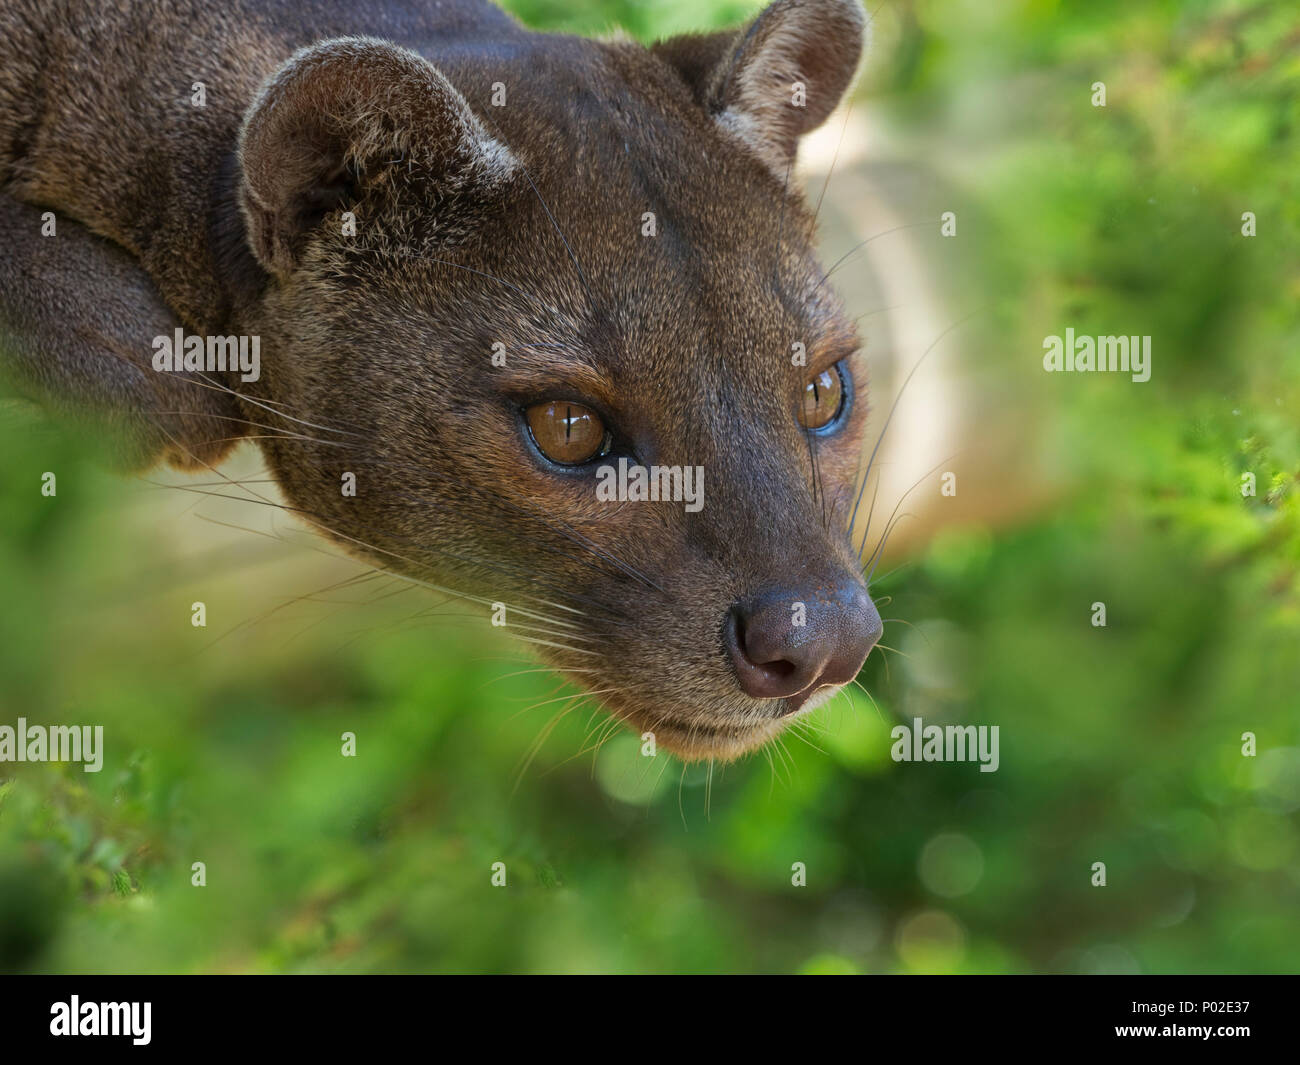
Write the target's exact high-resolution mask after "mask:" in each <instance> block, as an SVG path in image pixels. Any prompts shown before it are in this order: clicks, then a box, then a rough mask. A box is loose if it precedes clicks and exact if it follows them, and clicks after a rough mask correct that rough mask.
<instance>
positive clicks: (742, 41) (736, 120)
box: [653, 0, 867, 177]
mask: <svg viewBox="0 0 1300 1065" xmlns="http://www.w3.org/2000/svg"><path fill="white" fill-rule="evenodd" d="M866 28H867V16H866V12H865V11H864V10H863V7H862V4H861V0H776V2H775V3H774V4H772V5H771V6H770V7H768V8H767V9H766V10H765V11H763V13H762V14H760V15H759V16H758V18H756V19H755V20H754V22H753V23H751V24H750V26H749V27H748V28H747V29H745V30H742V31H740V32H739V33H718V34H709V35H705V36H687V37H676V38H671V39H670V40H667V41H663V42H660V43H659V44H656V45H655V46H654V48H653V51H654V52H655V54H656V55H659V56H660V57H661V58H663V59H664V60H666V61H667V62H668V63H669V64H671V65H672V66H674V67H676V69H677V71H678V73H680V74H681V76H682V77H683V79H685V81H686V83H687V84H688V85H689V86H690V87H691V88H692V90H693V91H694V92H695V95H696V98H697V99H698V100H699V101H700V103H701V104H702V105H703V106H704V107H705V108H706V109H707V110H708V111H709V113H710V114H712V115H713V116H714V117H715V118H716V119H717V121H718V124H719V125H720V126H721V127H722V128H723V129H725V130H727V131H728V132H729V133H731V134H732V135H733V136H735V137H737V138H738V139H739V140H741V141H742V142H743V143H744V144H745V145H746V146H747V147H748V148H749V149H750V150H751V151H752V152H754V153H755V154H756V155H757V156H758V157H759V158H760V159H761V160H762V161H763V162H764V163H765V164H766V165H767V166H768V168H769V169H771V170H772V171H773V172H774V173H776V174H777V175H778V176H782V177H783V176H784V175H785V173H786V170H787V168H788V166H789V165H790V163H791V162H792V161H793V159H794V156H795V152H796V151H797V149H798V145H799V138H800V137H802V136H803V135H804V134H806V133H809V132H811V131H812V130H814V129H816V128H817V127H818V126H820V125H821V124H822V123H823V122H825V121H826V119H827V117H828V116H829V115H830V113H831V112H832V111H834V110H835V107H836V105H837V104H838V103H839V102H840V99H841V98H842V97H843V96H844V93H845V92H846V91H848V88H849V86H850V84H851V83H852V81H853V76H854V74H855V73H856V72H857V68H858V62H859V60H860V59H861V57H862V47H863V37H864V34H865V32H866Z"/></svg>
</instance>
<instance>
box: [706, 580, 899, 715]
mask: <svg viewBox="0 0 1300 1065" xmlns="http://www.w3.org/2000/svg"><path fill="white" fill-rule="evenodd" d="M883 629H884V625H883V623H882V622H881V620H880V613H879V612H878V611H877V610H876V606H875V604H874V603H873V602H872V601H871V597H870V596H869V595H868V594H867V590H866V588H864V587H863V586H862V583H861V582H860V581H859V580H858V579H857V577H856V576H855V575H847V574H846V575H845V576H844V577H843V578H841V579H840V580H839V581H838V582H836V583H835V584H833V585H831V586H830V587H829V588H828V587H827V586H826V585H825V584H823V583H812V582H810V583H808V584H804V585H797V586H794V587H789V588H769V589H766V590H764V591H763V592H761V593H759V594H758V595H756V596H753V597H751V598H749V599H743V600H740V601H738V602H737V603H735V604H734V605H733V606H732V608H731V610H730V611H728V613H727V617H726V619H725V622H724V626H723V643H724V646H725V648H726V651H727V653H728V655H729V657H730V659H731V662H732V665H733V667H734V668H735V671H736V680H737V682H738V683H739V684H740V688H741V690H742V691H743V692H744V693H745V694H746V695H749V696H752V697H753V698H755V699H784V700H785V701H786V702H785V706H784V707H783V708H782V714H783V715H784V714H792V713H794V712H795V711H796V710H798V709H799V707H801V706H802V705H803V704H804V703H805V702H806V701H807V700H808V698H809V697H810V696H811V695H812V694H813V693H814V692H815V691H817V689H818V688H822V687H825V686H826V685H828V684H835V685H838V684H847V683H848V682H849V681H851V680H852V679H853V678H854V677H856V676H857V675H858V670H860V669H861V668H862V663H863V662H865V661H866V658H867V655H868V654H869V653H870V652H871V649H872V648H873V647H874V646H875V645H876V642H877V641H878V640H879V639H880V636H881V632H882V631H883Z"/></svg>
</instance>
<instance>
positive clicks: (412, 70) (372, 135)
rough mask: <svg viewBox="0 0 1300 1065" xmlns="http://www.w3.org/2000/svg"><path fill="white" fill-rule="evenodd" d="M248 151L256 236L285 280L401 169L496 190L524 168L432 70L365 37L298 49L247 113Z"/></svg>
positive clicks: (258, 247)
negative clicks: (352, 206)
mask: <svg viewBox="0 0 1300 1065" xmlns="http://www.w3.org/2000/svg"><path fill="white" fill-rule="evenodd" d="M239 153H240V163H241V166H242V168H243V182H242V186H241V190H240V200H241V204H242V207H243V210H244V216H245V219H246V220H247V222H248V229H249V240H250V243H251V245H252V248H253V252H254V254H255V255H256V256H257V258H258V260H259V261H260V262H261V263H262V265H263V266H264V267H265V268H266V269H267V270H269V271H270V272H271V273H273V274H276V275H277V276H285V275H287V274H289V273H291V272H292V271H293V269H294V268H295V267H296V266H297V265H298V263H299V262H300V261H301V255H302V250H303V247H304V245H305V243H306V242H307V239H308V237H309V236H310V235H311V232H312V230H313V229H314V228H315V227H316V226H317V224H318V223H319V222H320V220H321V218H322V217H323V216H324V215H325V214H327V213H328V212H330V211H331V210H334V209H335V208H337V207H339V206H340V205H342V204H343V203H345V202H347V201H348V200H349V199H353V198H355V197H356V196H357V195H358V194H359V192H360V191H361V190H363V189H364V188H366V187H369V186H373V185H374V184H376V183H377V182H378V181H379V180H380V179H381V178H382V176H383V175H384V174H385V173H386V172H387V171H388V170H390V169H392V168H396V167H397V166H398V165H399V164H400V166H401V171H402V172H404V173H405V174H406V175H408V176H410V177H411V179H412V180H421V181H422V180H428V181H432V182H436V183H438V184H439V185H440V186H443V187H447V188H455V187H464V186H466V185H469V184H475V185H480V186H483V187H484V188H489V187H492V186H495V185H497V184H500V183H501V182H503V181H505V180H506V179H508V178H509V177H510V176H511V174H512V173H513V172H514V169H515V167H516V163H515V159H514V157H513V156H512V155H511V153H510V150H509V149H508V148H507V147H506V146H505V145H503V144H501V143H500V142H499V141H497V140H495V139H494V138H493V137H491V136H490V135H489V134H488V132H487V130H486V129H485V128H484V126H483V124H482V122H480V121H479V119H478V117H477V116H476V115H475V114H474V112H473V111H472V110H471V109H470V107H469V105H468V104H467V103H466V102H465V98H464V97H463V96H461V94H460V93H459V92H458V91H457V90H456V88H455V87H454V86H453V85H452V84H451V82H449V81H448V80H447V79H446V78H445V77H444V76H443V75H442V74H441V73H440V72H439V71H438V70H437V69H436V68H435V67H434V66H433V65H432V64H431V63H429V62H427V61H426V60H424V59H422V58H421V57H420V56H418V55H416V54H415V53H413V52H408V51H407V50H405V49H403V48H398V47H397V46H396V45H393V44H389V43H388V42H385V41H380V40H375V39H373V38H365V37H343V38H338V39H336V40H330V41H324V42H322V43H320V44H315V45H312V46H311V47H309V48H304V49H302V50H300V51H299V52H297V53H295V54H294V55H293V56H292V57H291V58H290V59H289V60H288V61H287V62H286V63H285V64H284V65H283V66H282V67H281V68H280V69H279V70H278V71H277V72H276V73H275V74H274V75H273V76H272V77H271V79H270V80H269V81H268V82H267V83H266V85H264V86H263V88H262V90H261V92H260V93H259V94H258V97H257V99H256V100H255V101H254V102H253V105H252V106H251V107H250V108H249V110H248V113H247V115H246V117H245V120H244V126H243V129H242V130H241V132H240V138H239Z"/></svg>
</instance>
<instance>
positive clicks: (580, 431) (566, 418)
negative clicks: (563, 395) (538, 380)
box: [524, 399, 609, 466]
mask: <svg viewBox="0 0 1300 1065" xmlns="http://www.w3.org/2000/svg"><path fill="white" fill-rule="evenodd" d="M524 417H525V419H527V421H528V431H529V432H530V433H532V434H533V443H535V444H536V445H537V450H539V451H540V452H541V453H542V454H543V455H545V456H546V457H547V458H548V459H550V460H551V461H552V462H554V463H557V464H559V465H561V466H581V465H582V464H583V463H584V462H590V461H591V460H592V459H594V458H596V456H598V455H602V454H604V453H605V451H607V450H608V447H607V444H608V443H609V433H608V432H607V431H606V429H605V423H604V422H603V421H601V420H600V415H599V414H597V413H596V412H595V411H594V410H592V409H591V408H590V407H584V406H583V405H582V404H581V403H570V402H569V401H568V400H566V399H553V400H547V401H546V402H545V403H534V404H533V405H532V406H531V407H529V408H528V410H527V411H525V412H524Z"/></svg>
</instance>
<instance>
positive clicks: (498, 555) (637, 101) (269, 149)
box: [0, 0, 880, 758]
mask: <svg viewBox="0 0 1300 1065" xmlns="http://www.w3.org/2000/svg"><path fill="white" fill-rule="evenodd" d="M864 26H865V18H864V15H863V11H862V8H861V6H860V4H859V2H858V0H777V2H776V3H775V4H773V5H772V6H771V7H769V8H768V9H767V10H765V11H763V12H762V13H760V14H759V15H758V16H757V17H756V18H755V20H754V21H753V22H752V23H751V24H750V25H749V26H747V27H743V28H741V29H738V30H735V31H728V32H721V33H712V34H707V35H702V36H690V37H682V38H674V39H670V40H667V41H663V42H660V43H659V44H657V45H655V46H653V47H650V48H646V47H643V46H641V45H639V44H635V43H632V42H628V41H618V40H615V41H594V40H586V39H581V38H575V37H566V36H553V35H543V34H536V33H532V32H529V31H527V30H526V29H524V28H522V27H521V26H519V25H518V24H517V23H515V22H514V21H513V20H512V19H510V18H509V17H508V16H506V15H505V14H503V13H502V12H500V11H499V10H497V9H496V8H494V7H492V6H490V5H489V4H487V3H483V2H481V0H451V2H443V3H435V2H433V0H423V2H418V0H378V2H377V3H375V4H373V5H372V4H361V3H355V2H348V0H340V2H336V0H301V2H295V3H289V2H283V0H264V2H255V0H234V2H231V3H227V4H220V5H218V4H212V3H209V2H207V0H148V2H131V0H116V2H113V0H104V2H77V0H0V233H3V235H4V241H3V246H2V247H0V368H3V370H4V372H5V375H6V377H7V379H8V381H9V382H10V384H11V386H12V387H13V388H14V389H16V390H17V391H18V392H20V393H21V394H23V395H25V396H28V397H30V398H33V399H35V400H37V401H39V402H41V403H43V404H44V405H46V406H47V407H48V408H49V409H50V410H51V411H53V412H56V413H60V414H64V415H68V416H77V417H81V418H84V419H91V420H93V421H94V423H95V424H96V425H98V426H100V427H101V429H102V431H103V432H104V434H105V447H106V450H109V449H111V450H112V453H113V455H114V456H115V459H116V461H118V462H119V463H120V464H121V465H123V466H126V467H130V468H143V467H147V466H149V465H150V464H152V463H155V462H157V461H160V460H167V461H170V462H171V463H173V464H175V465H178V466H181V467H183V468H190V469H200V468H204V467H206V466H212V465H215V464H217V463H219V462H220V461H221V459H222V458H223V457H224V456H225V455H226V453H227V452H228V451H229V450H230V448H232V447H233V446H234V444H235V443H236V442H237V441H238V439H239V438H240V437H241V436H242V435H244V434H246V433H247V434H249V435H252V436H254V437H256V438H257V443H258V446H259V447H260V448H261V449H262V451H263V452H264V454H265V457H266V460H267V462H268V464H269V466H270V468H271V470H272V471H273V472H274V474H275V477H276V478H277V480H278V482H279V484H280V486H281V488H282V490H283V493H284V496H285V497H286V499H287V501H288V503H289V505H290V506H291V507H292V508H294V510H295V511H296V513H297V514H298V515H299V516H300V517H301V518H302V519H303V520H304V521H306V522H308V523H309V524H311V525H313V526H315V527H316V528H318V529H319V530H320V531H321V532H322V533H323V534H324V535H326V536H329V537H331V538H333V539H334V540H336V541H337V542H339V543H341V544H343V545H344V546H346V547H347V548H348V549H349V550H350V551H352V552H354V553H355V554H357V555H359V556H361V557H364V558H366V559H368V560H370V561H372V562H374V563H375V564H377V565H380V566H383V567H384V568H386V569H389V570H392V571H394V572H398V573H401V574H403V575H405V576H407V577H410V578H414V579H416V580H420V581H425V582H429V583H432V584H437V585H439V586H445V587H450V588H453V589H455V590H457V591H459V592H461V593H464V594H466V595H469V596H471V597H473V598H475V599H476V600H477V601H479V602H482V603H484V604H489V603H493V602H504V603H506V604H507V621H508V624H509V625H511V626H515V627H516V628H517V631H519V632H520V633H521V634H523V635H526V636H528V637H531V638H533V639H535V640H539V641H542V643H541V644H539V647H540V650H541V653H542V654H543V657H545V658H546V659H547V660H548V661H549V662H550V663H551V664H553V665H554V666H555V667H557V668H558V669H561V670H571V671H573V674H574V676H575V677H576V678H577V679H578V680H579V681H580V683H582V684H583V685H584V686H586V687H588V688H590V689H592V690H599V691H602V692H604V694H603V695H602V700H603V701H604V703H605V704H606V706H607V707H608V708H609V710H610V712H611V713H613V714H615V715H617V716H618V717H620V718H621V719H623V720H625V721H626V722H627V723H628V724H630V725H631V726H632V727H634V728H636V729H638V730H650V731H653V732H654V733H655V735H656V737H657V739H658V742H659V744H660V745H662V746H665V747H667V748H669V749H671V750H674V751H677V752H678V753H680V754H682V755H683V756H685V757H723V758H725V757H732V756H734V755H736V754H739V753H742V752H744V751H746V750H750V749H752V748H754V747H756V746H757V745H759V744H761V743H762V742H764V741H765V740H767V739H768V738H770V737H771V736H773V735H775V734H776V733H778V732H779V731H780V730H781V729H782V728H783V727H784V726H785V725H786V724H787V723H788V721H789V720H790V719H791V717H792V716H793V711H795V710H799V709H806V708H807V707H809V706H811V705H813V704H814V703H815V702H817V701H818V700H819V699H821V698H824V697H825V695H826V694H828V693H829V692H830V691H832V690H834V688H835V687H837V686H838V685H840V684H843V683H844V682H845V681H847V680H848V679H851V676H852V674H853V673H856V671H857V668H858V666H860V664H861V661H862V658H863V656H865V654H866V653H867V651H869V649H870V647H871V646H872V644H873V643H874V642H875V639H876V638H877V637H878V635H879V631H880V623H879V617H878V615H877V614H876V612H875V609H874V607H872V605H871V602H870V599H869V598H868V596H867V593H866V589H865V587H864V585H863V583H862V579H861V572H860V562H859V560H858V559H857V558H856V557H855V554H854V551H853V549H852V548H851V546H850V545H849V542H848V539H847V537H846V535H845V532H844V526H845V523H846V520H847V517H848V512H849V511H850V510H851V508H852V506H853V502H854V476H855V472H856V471H857V470H858V465H859V460H860V456H861V450H862V430H863V422H864V419H865V411H866V401H865V400H866V387H865V382H864V381H863V380H862V379H861V376H860V375H861V371H860V369H855V360H854V358H853V353H854V349H855V346H856V342H855V338H854V333H853V329H852V326H851V324H850V323H849V322H848V321H847V320H846V318H845V316H844V314H843V312H842V310H841V307H840V304H839V301H838V299H837V298H836V296H835V295H834V293H833V292H832V291H831V289H830V287H829V286H828V284H826V282H825V279H824V269H823V268H822V267H821V266H820V265H819V264H818V262H817V259H816V256H815V254H814V250H813V241H814V220H813V218H812V217H811V213H810V211H809V210H808V208H807V206H806V205H805V203H804V202H803V200H802V198H801V196H800V195H799V193H798V192H797V191H796V189H795V186H794V183H793V181H792V180H791V179H790V170H791V165H792V162H793V158H794V154H795V152H796V151H797V146H798V141H799V138H800V137H801V136H802V135H803V134H805V133H807V132H808V131H809V130H811V129H812V128H814V127H815V126H817V125H818V124H820V123H821V122H822V121H823V120H824V119H825V118H826V116H827V115H828V114H829V113H830V111H831V110H832V109H833V108H834V106H835V105H836V103H837V102H838V101H839V100H840V98H841V96H842V95H843V93H844V92H845V90H846V89H847V87H848V85H849V83H850V81H851V80H852V77H853V75H854V72H855V70H856V67H857V64H858V60H859V56H860V52H861V47H862V35H863V32H864ZM196 83H197V84H201V86H202V92H203V96H204V97H205V99H204V106H196V105H195V103H194V100H195V95H194V94H195V90H196ZM796 86H802V88H803V92H804V96H803V97H802V99H800V100H799V102H797V103H796V102H795V101H796V98H797V97H796V94H795V89H796ZM502 93H504V96H502ZM46 212H52V214H53V216H54V218H55V223H56V226H57V235H56V236H53V237H50V236H43V235H42V220H43V217H44V215H45V213H46ZM345 212H347V213H348V215H350V216H351V217H352V218H354V219H355V233H354V234H353V233H352V232H350V231H349V230H348V227H347V226H346V225H345V222H346V218H345ZM647 212H649V213H652V214H653V216H654V224H655V233H654V235H653V236H650V235H643V228H644V219H645V216H646V214H647ZM177 327H181V328H183V329H185V330H186V331H187V332H189V333H193V334H199V335H211V334H216V335H247V336H257V337H260V341H261V350H262V368H261V376H260V378H259V379H258V380H257V381H253V382H245V381H241V380H239V378H238V377H237V376H236V375H234V374H225V375H222V374H203V373H197V372H195V373H181V374H176V373H171V374H167V373H157V372H155V370H154V369H153V368H152V366H151V364H150V358H151V356H152V354H153V352H152V349H151V347H150V341H151V340H152V338H154V337H155V336H159V335H170V334H171V333H172V332H173V331H174V330H175V329H176V328H177ZM796 344H802V345H804V347H805V349H806V352H807V359H806V365H798V364H797V363H796V361H795V360H793V359H792V357H791V352H792V350H794V345H796ZM494 345H499V347H497V348H494ZM494 350H497V351H502V350H503V351H504V353H505V359H504V363H505V364H504V365H494V363H493V361H492V354H493V351H494ZM836 364H839V365H841V366H842V367H843V373H844V375H845V379H846V384H847V385H848V386H849V387H850V391H851V392H852V393H853V394H852V395H851V397H850V399H849V401H848V402H849V403H850V404H851V406H850V407H849V409H848V410H847V412H846V415H845V417H844V419H843V422H842V424H838V425H837V426H836V427H835V431H834V432H831V433H826V434H813V433H810V432H808V431H807V430H805V429H803V428H801V426H800V425H799V424H798V421H797V420H796V413H797V411H798V409H799V404H800V402H801V401H802V396H803V390H804V388H805V385H806V382H807V380H808V378H809V375H810V374H812V373H814V372H816V371H818V370H823V369H827V368H831V367H834V366H835V365H836ZM555 398H558V399H562V400H571V401H574V402H579V403H582V404H585V405H586V406H588V407H590V408H592V409H594V410H596V411H598V412H599V414H600V415H601V417H602V418H603V419H604V421H605V423H606V424H607V425H608V426H609V427H611V430H612V431H613V433H614V436H615V438H616V441H617V446H618V449H619V453H620V454H623V455H627V456H630V457H631V458H632V459H634V460H635V461H637V462H639V463H643V464H646V465H651V464H660V465H680V466H692V467H694V466H700V467H703V469H704V470H705V471H706V489H705V490H706V495H705V500H706V501H705V505H704V507H703V509H702V510H701V511H699V512H698V513H689V512H687V511H685V510H684V508H682V507H681V506H674V505H671V504H664V503H656V504H646V503H636V502H626V503H615V504H610V503H601V502H599V501H598V500H597V498H596V494H595V492H594V491H593V476H592V472H591V470H590V469H589V468H581V469H571V468H557V467H554V466H552V465H550V464H548V462H547V461H546V460H545V458H544V457H543V456H541V455H540V454H539V453H538V452H537V450H536V449H535V448H533V447H531V446H530V444H529V438H528V435H527V431H526V429H525V428H524V426H523V424H522V421H521V411H522V410H523V409H525V408H526V407H527V406H528V405H529V404H531V403H535V402H539V401H542V400H547V399H555ZM345 472H351V473H354V474H355V475H356V480H357V494H356V496H355V497H350V496H346V495H344V494H343V493H342V492H341V491H340V479H341V477H342V475H343V473H345ZM796 604H797V605H796ZM798 605H801V606H803V607H804V608H805V612H806V620H807V623H806V625H802V626H799V625H796V624H794V623H793V622H792V621H791V620H790V619H791V618H792V616H793V615H794V614H796V613H797V611H798ZM805 682H806V683H805ZM799 684H803V685H804V686H803V687H802V688H801V689H799V690H797V691H796V690H795V687H796V686H797V685H799ZM608 689H612V690H608Z"/></svg>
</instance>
